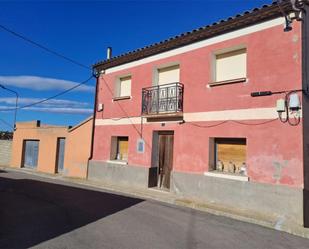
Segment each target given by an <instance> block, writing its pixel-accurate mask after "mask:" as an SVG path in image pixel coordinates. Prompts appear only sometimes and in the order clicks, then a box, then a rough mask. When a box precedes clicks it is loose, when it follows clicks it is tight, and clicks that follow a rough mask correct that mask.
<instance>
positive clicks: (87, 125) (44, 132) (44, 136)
mask: <svg viewBox="0 0 309 249" xmlns="http://www.w3.org/2000/svg"><path fill="white" fill-rule="evenodd" d="M92 122H93V119H92V117H90V118H88V119H86V120H84V121H83V122H81V123H80V124H78V125H76V126H74V127H73V128H70V127H66V126H53V125H41V124H40V121H31V122H20V123H17V124H16V131H15V132H14V137H13V145H12V159H11V167H16V168H27V169H31V170H37V171H40V172H45V173H50V174H55V173H58V174H63V175H65V176H70V177H79V178H86V177H87V165H88V160H89V157H90V152H91V136H92Z"/></svg>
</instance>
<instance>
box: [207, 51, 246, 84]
mask: <svg viewBox="0 0 309 249" xmlns="http://www.w3.org/2000/svg"><path fill="white" fill-rule="evenodd" d="M214 64H215V65H214V66H215V68H214V79H213V80H214V81H215V82H221V81H230V80H239V79H244V78H246V77H247V50H246V48H242V49H237V50H233V51H229V52H224V53H218V54H216V55H215V63H214Z"/></svg>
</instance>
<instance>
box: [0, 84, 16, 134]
mask: <svg viewBox="0 0 309 249" xmlns="http://www.w3.org/2000/svg"><path fill="white" fill-rule="evenodd" d="M0 88H2V89H4V90H6V91H9V92H12V93H14V94H15V95H16V101H15V114H14V131H15V130H16V117H17V105H18V97H19V95H18V93H17V92H16V91H14V90H12V89H9V88H7V87H5V86H4V85H1V84H0Z"/></svg>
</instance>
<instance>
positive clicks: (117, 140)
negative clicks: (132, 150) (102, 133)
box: [111, 137, 129, 161]
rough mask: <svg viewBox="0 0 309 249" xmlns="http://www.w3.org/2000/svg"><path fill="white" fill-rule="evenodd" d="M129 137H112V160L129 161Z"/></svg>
mask: <svg viewBox="0 0 309 249" xmlns="http://www.w3.org/2000/svg"><path fill="white" fill-rule="evenodd" d="M128 154H129V137H112V144H111V160H119V161H128Z"/></svg>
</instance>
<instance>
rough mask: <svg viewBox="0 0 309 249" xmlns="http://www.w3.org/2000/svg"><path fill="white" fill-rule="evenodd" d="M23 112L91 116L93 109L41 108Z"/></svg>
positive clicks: (31, 108) (32, 108)
mask: <svg viewBox="0 0 309 249" xmlns="http://www.w3.org/2000/svg"><path fill="white" fill-rule="evenodd" d="M24 110H29V111H37V112H50V113H64V114H87V115H89V114H92V113H93V109H91V108H69V107H68V108H65V107H59V108H53V107H52V108H41V107H28V108H25V109H24Z"/></svg>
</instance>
